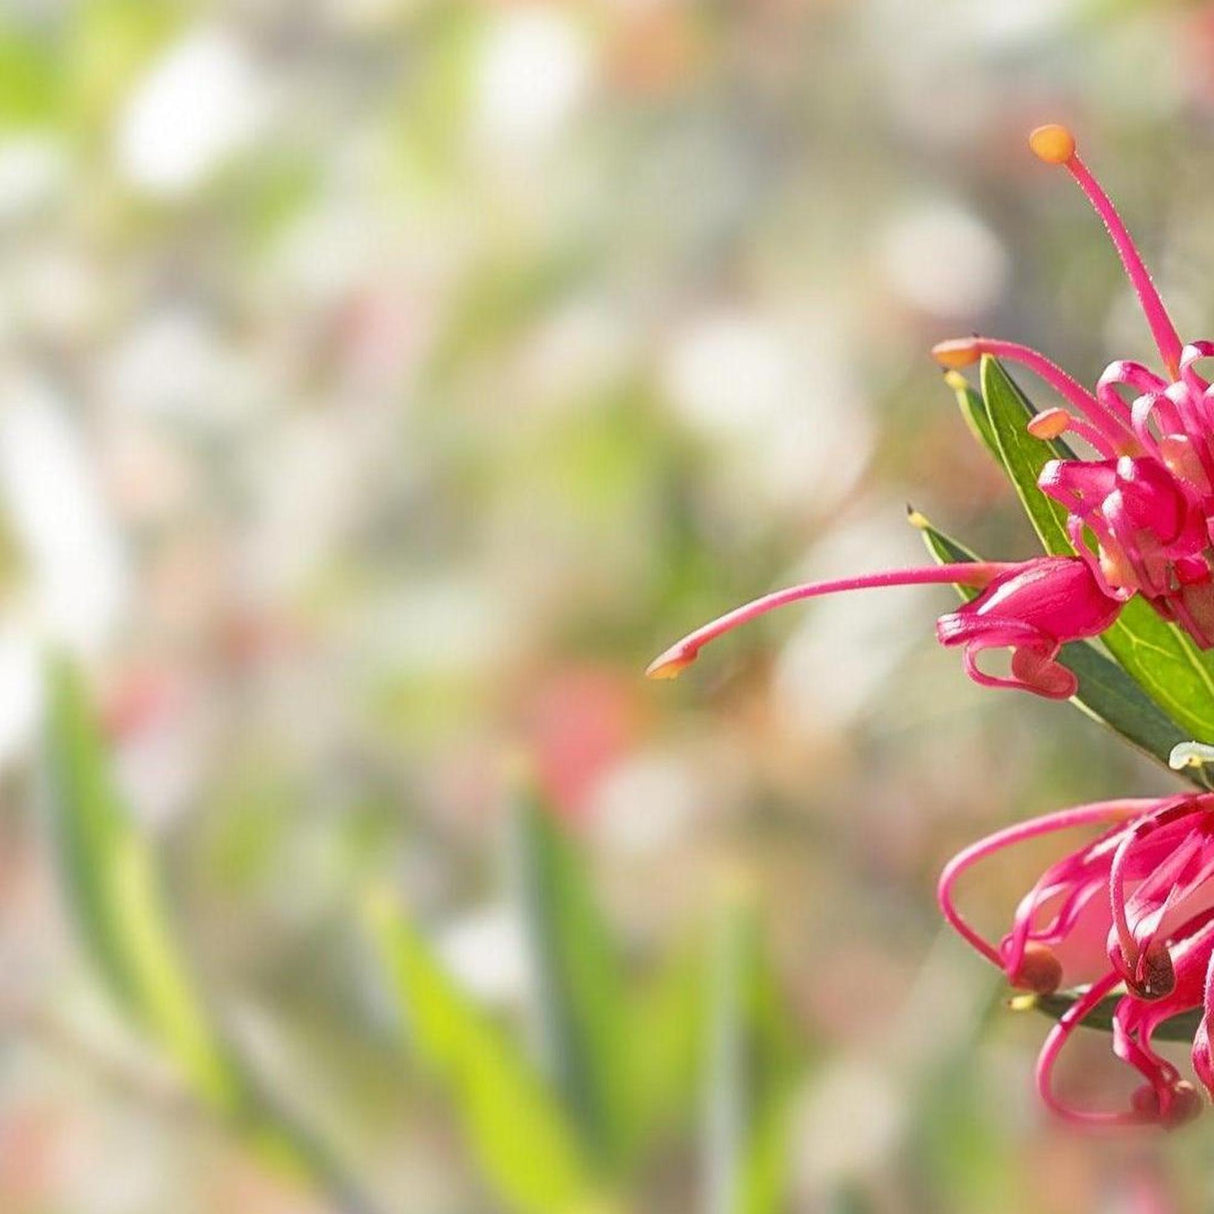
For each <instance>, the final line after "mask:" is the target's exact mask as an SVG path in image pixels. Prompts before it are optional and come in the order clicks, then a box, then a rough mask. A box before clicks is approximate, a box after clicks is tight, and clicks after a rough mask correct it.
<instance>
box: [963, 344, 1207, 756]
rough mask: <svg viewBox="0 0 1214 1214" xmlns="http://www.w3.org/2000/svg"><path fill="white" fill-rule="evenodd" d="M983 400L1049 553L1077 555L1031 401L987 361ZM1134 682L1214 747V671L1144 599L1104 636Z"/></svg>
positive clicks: (1053, 453) (1055, 451)
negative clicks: (1035, 430)
mask: <svg viewBox="0 0 1214 1214" xmlns="http://www.w3.org/2000/svg"><path fill="white" fill-rule="evenodd" d="M982 395H983V399H984V400H985V402H986V407H987V412H988V414H989V416H990V419H991V424H992V426H993V428H994V431H995V438H996V441H997V443H998V445H999V452H1000V456H1001V458H1002V462H1003V466H1004V469H1005V470H1006V472H1007V475H1008V477H1009V479H1010V480H1011V482H1012V484H1013V486H1014V487H1015V489H1016V493H1017V495H1018V496H1019V498H1020V501H1021V503H1022V504H1023V506H1024V509H1025V512H1026V513H1027V514H1028V516H1029V519H1030V521H1031V522H1032V524H1033V526H1034V528H1035V529H1036V531H1037V534H1038V535H1039V536H1040V537H1041V541H1042V543H1043V544H1044V545H1045V548H1046V550H1047V551H1048V552H1052V553H1055V554H1057V555H1071V554H1073V553H1074V551H1075V550H1074V548H1073V547H1072V545H1071V541H1070V537H1069V535H1068V534H1067V530H1066V524H1065V518H1066V515H1065V512H1064V511H1063V509H1062V507H1061V506H1059V505H1058V504H1057V503H1056V502H1053V501H1051V500H1050V499H1049V498H1047V497H1046V496H1045V494H1043V493H1042V492H1041V490H1040V489H1038V488H1037V478H1038V476H1039V475H1040V474H1041V469H1042V468H1043V467H1044V466H1045V464H1046V463H1047V461H1049V460H1050V459H1053V458H1057V457H1058V456H1059V455H1060V454H1063V449H1062V448H1060V447H1058V446H1057V445H1056V444H1050V443H1047V442H1044V441H1042V440H1040V439H1036V438H1034V437H1033V436H1032V435H1031V434H1029V433H1028V431H1027V430H1026V429H1025V420H1026V418H1027V417H1030V416H1031V415H1032V413H1033V407H1032V405H1031V404H1030V403H1029V401H1028V399H1027V397H1025V395H1024V393H1022V392H1021V391H1020V389H1019V388H1018V387H1017V386H1016V385H1015V384H1014V383H1013V382H1012V380H1011V378H1010V377H1009V376H1008V374H1007V372H1006V371H1004V369H1003V368H1002V367H1001V366H1000V365H999V363H998V362H997V361H996V360H995V359H993V358H989V357H988V358H983V360H982ZM1101 640H1102V641H1103V642H1104V644H1105V645H1106V646H1107V648H1108V650H1109V652H1110V653H1111V654H1112V655H1113V657H1114V658H1116V660H1117V661H1118V662H1119V663H1120V664H1121V666H1122V667H1123V669H1124V670H1125V671H1126V673H1127V674H1129V676H1130V677H1131V678H1132V679H1133V680H1134V681H1135V682H1136V683H1137V684H1138V685H1139V686H1140V687H1141V688H1142V689H1143V690H1144V691H1145V692H1146V694H1147V695H1148V696H1150V698H1151V699H1152V700H1154V701H1155V703H1156V704H1158V705H1159V706H1160V707H1161V708H1162V709H1163V710H1164V711H1165V712H1166V713H1167V715H1168V716H1169V717H1171V718H1172V720H1173V721H1175V722H1176V723H1177V724H1178V725H1179V726H1180V728H1181V730H1182V731H1183V733H1184V736H1185V738H1192V739H1195V740H1196V741H1199V742H1200V741H1206V742H1210V741H1214V665H1212V664H1211V662H1210V660H1209V659H1208V658H1206V657H1204V656H1203V655H1202V654H1201V653H1200V652H1199V651H1198V649H1197V648H1196V647H1195V646H1194V644H1193V643H1192V641H1190V640H1189V638H1188V637H1187V636H1185V635H1184V633H1182V632H1181V631H1180V630H1179V629H1178V628H1176V627H1174V626H1173V625H1171V624H1169V623H1167V622H1166V621H1165V620H1163V619H1161V618H1160V617H1159V616H1158V615H1157V614H1156V613H1155V612H1154V611H1153V610H1152V609H1151V607H1150V606H1148V604H1147V603H1145V602H1144V601H1143V600H1142V599H1141V598H1133V599H1131V600H1130V601H1129V602H1128V603H1127V604H1126V605H1125V607H1124V608H1123V609H1122V612H1121V616H1120V618H1119V619H1118V621H1117V623H1115V624H1114V625H1113V626H1112V627H1111V628H1109V629H1108V630H1107V631H1106V632H1104V633H1103V634H1102V635H1101Z"/></svg>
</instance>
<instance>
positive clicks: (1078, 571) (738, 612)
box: [645, 556, 1121, 700]
mask: <svg viewBox="0 0 1214 1214" xmlns="http://www.w3.org/2000/svg"><path fill="white" fill-rule="evenodd" d="M950 583H951V584H956V585H962V586H971V587H974V588H980V589H982V593H981V594H980V595H978V597H977V598H975V599H973V600H972V601H970V602H968V603H965V604H964V605H963V606H961V607H959V608H958V609H957V610H956V611H950V612H947V613H946V614H945V615H942V616H941V617H940V619H939V620H938V621H937V623H936V636H937V638H938V639H939V641H940V643H941V644H942V645H945V646H954V645H960V646H963V647H964V653H965V668H966V671H967V672H968V673H969V675H970V677H971V678H972V679H974V680H975V681H976V682H978V683H981V684H983V685H984V686H987V687H1016V688H1021V689H1023V690H1025V691H1032V692H1035V693H1036V694H1037V695H1041V696H1045V697H1047V698H1048V699H1063V700H1065V699H1067V698H1068V697H1069V696H1072V695H1074V694H1075V689H1076V685H1077V684H1076V679H1075V676H1074V674H1072V673H1071V671H1069V670H1068V669H1067V668H1066V667H1065V666H1063V665H1061V664H1060V663H1059V662H1058V661H1057V660H1056V659H1057V657H1058V651H1059V650H1060V649H1061V648H1062V646H1063V645H1064V644H1065V643H1066V642H1067V641H1073V640H1078V639H1080V638H1082V637H1092V636H1097V635H1098V634H1100V633H1101V632H1103V631H1104V630H1105V629H1106V628H1108V627H1109V625H1110V624H1112V623H1113V621H1114V620H1115V619H1116V618H1117V613H1118V612H1119V611H1120V610H1121V602H1120V601H1119V600H1118V599H1116V598H1111V597H1109V596H1108V595H1106V594H1104V593H1103V592H1102V590H1101V588H1100V586H1099V584H1098V583H1097V582H1096V580H1095V578H1094V577H1093V576H1092V573H1091V571H1090V570H1089V568H1088V566H1087V565H1086V564H1085V563H1084V562H1083V561H1081V560H1080V559H1079V558H1077V557H1061V556H1046V557H1038V558H1036V559H1035V560H1030V561H1021V562H1019V563H1014V564H1013V563H990V562H968V563H964V564H957V565H936V566H931V567H928V568H924V569H900V570H895V571H892V572H888V573H874V574H868V575H867V576H864V577H854V578H843V579H841V580H838V581H830V582H810V583H806V584H805V585H802V586H792V587H789V588H788V589H787V590H780V591H777V592H775V593H774V594H768V595H764V596H763V597H762V598H759V599H755V600H754V601H753V602H750V603H747V604H745V605H744V606H742V607H738V608H736V609H735V610H733V611H731V612H729V613H728V614H727V615H723V616H721V617H720V618H719V619H717V620H714V621H712V623H710V624H705V625H704V626H703V627H702V628H697V629H696V630H695V632H692V633H689V634H688V635H687V636H685V637H684V638H683V639H682V640H681V641H677V642H676V643H675V644H674V645H672V646H670V648H669V649H667V650H666V651H665V652H664V653H662V654H660V655H659V656H658V657H657V658H655V659H654V661H653V662H651V663H650V664H649V667H648V669H647V670H646V672H645V673H646V674H647V675H648V676H649V677H650V678H658V679H668V678H674V677H675V676H677V675H678V674H680V673H681V672H682V671H683V670H685V669H686V668H687V667H688V666H689V665H691V663H692V662H694V661H695V659H696V657H697V656H698V655H699V652H700V650H701V649H702V648H703V647H704V646H705V645H707V644H708V643H709V642H710V641H713V640H715V639H716V638H717V637H719V636H721V635H723V634H724V633H726V632H729V631H730V630H731V629H733V628H736V627H738V625H739V624H745V623H747V622H748V621H750V620H753V619H755V618H757V617H758V616H761V615H765V614H766V613H767V612H769V611H773V610H775V609H776V608H777V607H783V606H786V605H788V604H789V603H797V602H800V601H802V600H803V599H811V598H818V597H820V596H822V595H827V594H838V593H841V592H842V591H846V590H866V589H874V588H877V587H881V586H914V585H947V584H950ZM988 649H1009V650H1011V655H1012V656H1011V668H1012V669H1011V676H1010V677H1001V676H996V675H992V674H988V673H986V672H985V671H983V670H981V669H980V668H979V666H978V658H979V656H980V655H981V654H982V653H984V652H985V651H986V650H988Z"/></svg>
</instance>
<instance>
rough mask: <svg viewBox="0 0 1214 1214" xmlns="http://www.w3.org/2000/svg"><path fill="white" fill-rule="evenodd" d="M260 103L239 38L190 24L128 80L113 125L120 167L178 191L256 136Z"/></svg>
mask: <svg viewBox="0 0 1214 1214" xmlns="http://www.w3.org/2000/svg"><path fill="white" fill-rule="evenodd" d="M266 103H267V99H266V97H265V95H264V89H263V85H262V83H261V80H260V78H259V74H258V69H257V66H256V65H255V64H254V62H253V61H252V58H251V56H250V54H249V51H248V50H247V48H246V47H245V46H244V45H243V44H242V42H241V41H240V40H239V39H238V38H237V37H236V36H235V35H234V34H233V33H231V32H230V31H227V30H223V29H219V28H206V27H204V28H197V29H194V30H192V31H191V32H190V33H188V34H187V35H186V36H185V37H184V38H183V39H182V40H181V41H180V42H178V43H177V44H176V45H174V46H172V47H170V48H169V49H168V51H167V52H166V53H165V54H164V56H163V57H162V58H160V59H159V60H158V61H157V62H156V63H154V64H153V65H152V67H151V69H150V70H149V71H148V73H147V74H146V75H145V76H144V78H143V79H142V80H141V81H140V82H139V83H138V84H137V85H136V86H135V89H134V91H133V93H132V95H131V96H130V98H129V100H128V102H127V105H126V107H125V110H124V112H123V114H122V116H121V121H120V124H119V127H118V131H117V137H116V138H117V146H116V154H117V159H118V165H119V168H120V169H121V170H122V172H123V173H124V174H125V176H126V177H127V178H128V180H130V181H131V183H132V184H134V185H136V186H139V187H141V188H143V189H145V190H147V191H149V192H151V193H154V194H161V195H168V196H172V195H178V194H183V193H185V192H187V191H189V190H191V189H193V188H194V187H195V186H197V185H200V184H202V183H203V182H204V181H205V180H206V179H207V178H208V177H209V176H210V175H211V173H212V172H214V171H215V170H216V169H217V168H219V167H220V166H221V165H222V164H223V162H224V161H225V160H227V159H228V157H230V156H231V155H232V154H233V153H235V152H237V151H239V150H240V149H242V148H244V147H246V146H247V145H248V144H249V143H250V142H251V141H252V140H253V139H254V138H255V136H256V135H257V132H258V130H259V128H260V126H261V123H262V121H263V119H264V115H265V112H266Z"/></svg>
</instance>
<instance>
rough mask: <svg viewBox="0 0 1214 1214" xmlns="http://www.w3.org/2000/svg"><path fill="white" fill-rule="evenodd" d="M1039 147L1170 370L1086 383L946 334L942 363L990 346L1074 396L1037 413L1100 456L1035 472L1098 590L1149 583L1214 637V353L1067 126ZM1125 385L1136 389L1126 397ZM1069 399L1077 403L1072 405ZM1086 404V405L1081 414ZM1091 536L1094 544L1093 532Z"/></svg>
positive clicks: (1036, 422)
mask: <svg viewBox="0 0 1214 1214" xmlns="http://www.w3.org/2000/svg"><path fill="white" fill-rule="evenodd" d="M1030 143H1031V146H1032V148H1033V150H1034V151H1035V152H1036V153H1037V155H1038V156H1039V157H1041V159H1042V160H1044V161H1046V162H1047V163H1050V164H1062V165H1064V166H1065V167H1066V168H1067V169H1068V170H1069V172H1070V173H1071V176H1072V177H1074V179H1075V181H1076V182H1078V184H1079V186H1080V188H1081V189H1082V190H1083V192H1084V193H1085V194H1086V195H1087V196H1088V199H1089V200H1090V201H1091V203H1092V206H1093V207H1094V208H1095V209H1096V212H1097V214H1098V215H1099V216H1100V217H1101V219H1103V220H1104V223H1105V226H1106V227H1107V228H1108V231H1109V235H1110V236H1111V237H1112V238H1113V243H1114V245H1115V246H1116V247H1117V251H1118V253H1119V254H1120V255H1121V260H1122V263H1123V264H1124V266H1125V269H1126V273H1127V274H1128V275H1129V277H1130V281H1131V283H1132V284H1133V286H1134V291H1135V293H1136V294H1137V296H1138V299H1139V302H1140V303H1141V305H1142V310H1143V312H1144V313H1145V315H1146V318H1147V321H1148V323H1149V324H1150V327H1151V333H1152V334H1153V336H1154V338H1155V344H1156V345H1157V346H1158V348H1159V355H1160V358H1161V360H1162V362H1163V365H1164V368H1165V370H1166V371H1167V378H1166V379H1165V378H1164V377H1163V376H1160V375H1157V374H1156V373H1155V372H1154V371H1152V370H1151V369H1150V368H1149V367H1146V366H1144V365H1143V364H1142V363H1137V362H1131V361H1129V360H1127V359H1118V360H1117V361H1116V362H1113V363H1110V364H1109V366H1108V367H1106V368H1105V371H1104V373H1103V374H1102V375H1101V377H1100V379H1099V380H1098V381H1097V384H1096V391H1095V392H1094V393H1093V392H1089V391H1088V390H1087V389H1086V388H1083V387H1082V386H1081V385H1080V384H1078V383H1077V382H1076V381H1075V380H1074V379H1072V378H1071V376H1069V375H1068V374H1067V373H1066V372H1065V371H1063V370H1062V369H1061V368H1059V367H1058V366H1056V365H1055V364H1054V363H1052V362H1051V361H1050V360H1049V359H1048V358H1046V357H1045V356H1044V355H1043V354H1039V353H1037V351H1036V350H1031V349H1029V348H1028V347H1027V346H1022V345H1019V344H1017V343H1016V342H1009V341H996V340H991V339H988V338H985V337H971V338H963V339H961V340H956V341H946V342H941V343H940V344H939V345H938V346H936V347H935V349H934V350H933V351H932V353H933V354H934V355H935V357H936V359H937V360H938V361H939V362H940V363H941V364H942V365H943V366H945V367H949V368H957V367H963V366H966V365H968V364H970V363H973V362H975V361H977V359H978V358H979V357H981V356H982V355H983V354H991V355H994V356H996V357H998V358H1002V359H1004V360H1006V361H1009V362H1017V363H1021V364H1022V365H1024V366H1026V367H1028V368H1029V370H1031V371H1033V372H1035V373H1036V374H1038V375H1039V376H1041V378H1042V379H1044V380H1045V381H1046V382H1047V383H1048V384H1049V385H1050V386H1051V387H1052V388H1053V389H1054V390H1055V391H1057V392H1058V394H1059V395H1060V396H1061V397H1062V398H1063V399H1064V400H1065V401H1066V402H1067V404H1068V405H1070V407H1071V408H1070V409H1063V408H1057V409H1050V410H1047V411H1046V412H1044V413H1041V414H1039V415H1038V416H1036V417H1035V418H1034V419H1033V421H1032V422H1030V424H1029V430H1030V432H1031V433H1033V434H1034V435H1036V436H1037V437H1039V438H1057V437H1060V436H1061V435H1063V434H1068V433H1069V434H1074V435H1076V436H1077V437H1079V438H1081V439H1082V440H1083V441H1084V442H1086V443H1087V444H1088V445H1089V446H1090V447H1091V448H1092V449H1093V450H1094V451H1095V452H1096V453H1097V454H1098V455H1099V457H1100V458H1099V459H1094V460H1089V459H1062V460H1053V461H1051V462H1050V463H1049V464H1047V465H1046V467H1045V469H1044V471H1043V472H1042V474H1041V479H1040V481H1039V482H1038V483H1039V486H1040V488H1041V490H1042V492H1043V493H1045V494H1047V495H1048V496H1049V497H1051V498H1053V499H1054V500H1055V501H1056V502H1058V503H1059V504H1060V505H1061V506H1062V507H1063V508H1064V509H1065V510H1066V511H1067V516H1068V524H1069V528H1070V534H1071V540H1072V542H1073V544H1074V546H1075V551H1076V552H1077V553H1079V555H1080V556H1081V557H1082V558H1083V559H1084V560H1085V562H1086V563H1087V565H1088V567H1089V569H1091V571H1092V577H1093V578H1094V579H1095V581H1096V583H1097V585H1098V586H1099V587H1100V589H1101V591H1102V592H1103V593H1104V594H1106V595H1108V596H1109V597H1110V598H1112V599H1115V600H1121V601H1124V600H1126V599H1128V598H1130V597H1131V596H1132V595H1134V594H1141V595H1142V596H1143V597H1144V598H1145V599H1147V601H1148V602H1149V603H1150V604H1151V606H1152V607H1154V608H1155V610H1156V611H1158V612H1159V614H1160V615H1162V616H1163V617H1164V618H1165V619H1167V620H1172V621H1174V622H1175V623H1177V624H1179V625H1180V626H1181V627H1182V628H1183V629H1184V630H1185V631H1186V632H1187V633H1188V634H1189V636H1191V637H1192V638H1193V640H1194V641H1196V642H1197V644H1198V645H1200V646H1201V648H1203V649H1209V648H1211V647H1212V646H1214V548H1212V547H1211V542H1212V539H1214V441H1212V436H1214V394H1212V393H1211V389H1210V384H1209V383H1208V382H1207V381H1206V380H1205V379H1203V378H1202V376H1201V375H1199V374H1198V373H1197V371H1196V369H1195V364H1196V363H1199V362H1200V361H1201V360H1202V359H1204V358H1208V357H1210V356H1211V355H1214V344H1211V343H1210V342H1207V341H1199V342H1193V343H1191V344H1189V345H1186V346H1182V345H1181V341H1180V338H1179V337H1178V336H1177V334H1176V329H1175V326H1174V325H1173V324H1172V321H1171V318H1170V317H1169V316H1168V313H1167V311H1166V309H1165V308H1164V306H1163V301H1162V300H1161V299H1160V298H1159V293H1158V292H1157V291H1156V290H1155V285H1154V283H1152V282H1151V277H1150V275H1149V274H1148V273H1147V270H1146V266H1145V265H1144V264H1143V261H1142V257H1141V256H1140V255H1139V253H1138V250H1137V248H1136V247H1135V245H1134V242H1133V240H1132V239H1131V238H1130V234H1129V232H1128V231H1127V229H1126V226H1125V224H1124V223H1123V222H1122V220H1121V217H1120V216H1119V215H1118V214H1117V211H1116V210H1115V208H1114V207H1113V204H1112V202H1111V201H1110V200H1109V197H1108V195H1107V194H1106V193H1105V192H1104V190H1103V189H1102V188H1101V186H1100V184H1099V182H1097V181H1096V179H1095V178H1094V177H1093V176H1092V174H1091V172H1090V171H1089V170H1088V168H1087V166H1086V165H1085V164H1084V163H1083V161H1082V160H1081V159H1080V158H1079V154H1078V153H1077V152H1076V150H1075V140H1074V138H1073V137H1072V135H1071V133H1070V132H1069V131H1068V130H1067V129H1066V128H1065V127H1060V126H1045V127H1040V128H1038V129H1037V130H1036V131H1034V132H1033V134H1032V136H1031V137H1030ZM1122 390H1129V391H1130V392H1131V393H1133V399H1132V400H1130V401H1127V400H1126V399H1124V398H1123V396H1122V395H1121V392H1122ZM1072 410H1073V412H1072ZM1077 415H1078V416H1077ZM1089 534H1090V535H1091V536H1092V537H1093V542H1094V545H1095V546H1094V547H1092V546H1090V545H1089V543H1088V542H1087V540H1086V536H1087V535H1089Z"/></svg>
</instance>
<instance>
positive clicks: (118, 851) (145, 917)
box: [45, 660, 240, 1111]
mask: <svg viewBox="0 0 1214 1214" xmlns="http://www.w3.org/2000/svg"><path fill="white" fill-rule="evenodd" d="M48 684H49V690H48V698H49V708H48V713H47V724H46V735H45V752H46V770H47V789H48V792H49V796H48V805H49V809H50V811H51V814H52V818H53V822H54V829H55V836H56V839H57V841H58V844H59V847H60V850H61V855H62V859H63V871H64V873H65V875H66V878H67V885H68V894H69V896H70V899H71V901H72V904H73V907H74V909H75V912H76V920H77V923H78V924H79V927H80V931H81V935H82V937H83V939H84V941H85V943H86V945H87V946H88V947H89V951H90V954H91V956H92V957H93V958H94V960H95V961H96V963H97V965H98V968H99V970H100V971H101V973H102V974H103V975H104V976H105V978H106V979H107V981H108V983H109V985H110V987H111V989H112V990H113V991H114V993H115V995H116V996H117V998H118V999H119V1001H120V1002H121V1003H122V1004H123V1006H124V1007H125V1008H126V1010H127V1011H128V1012H129V1013H130V1014H131V1015H132V1016H133V1017H134V1018H135V1019H136V1020H138V1021H140V1022H141V1023H143V1024H144V1025H145V1026H146V1027H147V1028H148V1029H149V1030H151V1031H152V1032H153V1033H154V1034H155V1035H156V1036H157V1037H158V1038H159V1039H160V1040H161V1041H162V1042H163V1044H164V1045H165V1046H166V1047H167V1048H168V1049H169V1051H170V1052H171V1053H172V1055H173V1056H174V1058H175V1059H176V1060H177V1062H178V1064H179V1065H180V1066H181V1067H182V1068H183V1070H184V1071H185V1072H186V1074H187V1075H188V1077H189V1079H190V1081H191V1085H192V1086H193V1087H194V1089H195V1090H196V1091H197V1092H198V1093H199V1094H200V1095H202V1096H203V1097H204V1098H205V1099H206V1100H207V1101H208V1102H209V1103H211V1104H213V1105H215V1106H217V1107H219V1108H222V1109H224V1110H226V1111H232V1110H233V1109H234V1108H235V1107H236V1104H237V1102H238V1099H239V1087H240V1085H239V1082H238V1080H237V1078H236V1076H235V1074H234V1072H233V1068H232V1066H231V1065H230V1062H229V1059H228V1058H227V1055H226V1051H225V1049H224V1047H223V1045H222V1043H221V1042H220V1041H219V1039H218V1038H217V1036H216V1035H215V1034H214V1033H213V1032H212V1031H211V1029H210V1027H209V1024H208V1017H207V1015H206V1012H205V1010H204V1008H203V1005H202V1002H201V999H200V996H199V992H198V991H197V989H196V988H195V986H194V984H193V982H192V979H191V977H190V974H189V971H188V968H187V967H186V965H185V963H184V961H183V959H182V957H181V955H180V952H179V951H178V948H177V946H176V943H175V941H174V939H173V936H172V931H171V928H170V926H169V917H168V912H167V907H166V904H165V900H164V897H163V893H162V891H161V889H160V887H159V884H158V878H157V873H156V867H155V860H154V857H153V855H152V853H151V851H150V848H149V844H148V842H147V839H146V837H145V836H144V835H143V834H142V833H141V832H140V831H139V829H138V827H137V826H136V824H135V823H134V822H132V820H131V818H130V815H129V813H128V812H127V810H126V807H125V806H124V805H123V803H122V801H121V799H120V797H119V796H118V794H117V792H116V790H115V787H114V784H113V780H112V777H111V775H110V771H109V766H108V762H107V759H106V755H105V751H104V746H103V743H102V740H101V735H100V733H99V731H98V729H97V726H96V723H95V721H94V719H93V716H92V712H91V710H90V707H89V705H88V702H87V699H86V697H85V694H84V689H83V686H82V681H81V678H80V675H79V672H78V671H77V670H75V668H74V667H72V666H71V665H69V664H68V663H67V662H66V661H62V660H60V661H56V662H54V663H52V665H51V667H50V670H49V677H48Z"/></svg>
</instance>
